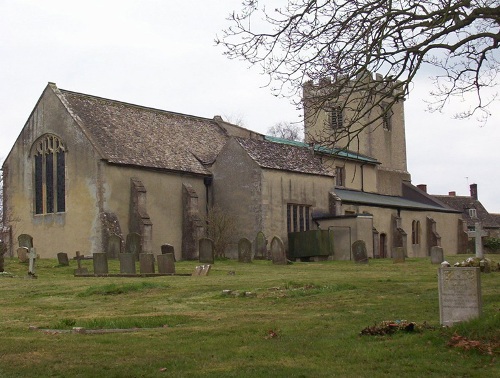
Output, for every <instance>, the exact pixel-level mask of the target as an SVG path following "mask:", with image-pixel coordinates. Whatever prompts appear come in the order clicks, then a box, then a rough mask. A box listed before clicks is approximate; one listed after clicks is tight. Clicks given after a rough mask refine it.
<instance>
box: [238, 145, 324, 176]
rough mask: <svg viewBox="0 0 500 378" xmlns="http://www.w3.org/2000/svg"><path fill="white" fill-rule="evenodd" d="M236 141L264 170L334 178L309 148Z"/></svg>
mask: <svg viewBox="0 0 500 378" xmlns="http://www.w3.org/2000/svg"><path fill="white" fill-rule="evenodd" d="M235 140H236V141H237V142H238V143H239V144H240V146H241V147H243V149H244V150H245V151H246V152H247V153H248V155H249V156H250V157H251V158H252V159H253V160H254V161H255V162H256V163H257V164H259V165H260V166H261V167H262V168H268V169H278V170H285V171H290V172H298V173H307V174H314V175H322V176H333V174H331V173H329V172H328V171H327V170H326V169H324V168H323V166H322V163H321V158H320V157H319V156H318V155H317V154H315V153H314V152H313V151H312V150H311V149H310V148H309V147H300V146H296V145H293V144H282V143H274V142H270V141H267V140H257V139H244V138H235Z"/></svg>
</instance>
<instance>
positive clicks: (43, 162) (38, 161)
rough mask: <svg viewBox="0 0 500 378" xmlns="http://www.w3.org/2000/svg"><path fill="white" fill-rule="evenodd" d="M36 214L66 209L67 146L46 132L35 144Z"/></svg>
mask: <svg viewBox="0 0 500 378" xmlns="http://www.w3.org/2000/svg"><path fill="white" fill-rule="evenodd" d="M32 151H33V157H34V160H35V166H34V176H35V177H34V179H35V180H34V202H35V214H49V213H61V212H64V211H65V210H66V183H65V181H66V174H65V148H64V145H63V143H62V141H61V140H60V139H59V138H58V137H56V136H55V135H51V134H46V135H43V136H42V137H40V138H39V139H37V141H36V142H35V143H34V145H33V149H32Z"/></svg>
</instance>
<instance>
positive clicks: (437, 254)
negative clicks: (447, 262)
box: [431, 246, 444, 264]
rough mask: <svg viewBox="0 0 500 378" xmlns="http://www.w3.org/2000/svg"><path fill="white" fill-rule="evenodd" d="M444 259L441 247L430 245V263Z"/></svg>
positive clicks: (437, 262) (439, 262)
mask: <svg viewBox="0 0 500 378" xmlns="http://www.w3.org/2000/svg"><path fill="white" fill-rule="evenodd" d="M443 261H444V253H443V248H441V247H438V246H434V247H431V263H432V264H441V263H442V262H443Z"/></svg>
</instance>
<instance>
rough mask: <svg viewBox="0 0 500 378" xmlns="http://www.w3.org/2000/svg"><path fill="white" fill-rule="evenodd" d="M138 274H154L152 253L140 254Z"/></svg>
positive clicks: (153, 256)
mask: <svg viewBox="0 0 500 378" xmlns="http://www.w3.org/2000/svg"><path fill="white" fill-rule="evenodd" d="M139 272H140V273H142V274H146V273H154V272H155V255H153V254H152V253H141V254H140V255H139Z"/></svg>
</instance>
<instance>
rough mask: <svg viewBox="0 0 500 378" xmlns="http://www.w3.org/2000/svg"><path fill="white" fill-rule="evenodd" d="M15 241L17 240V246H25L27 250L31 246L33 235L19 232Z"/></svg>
mask: <svg viewBox="0 0 500 378" xmlns="http://www.w3.org/2000/svg"><path fill="white" fill-rule="evenodd" d="M17 241H18V242H19V247H26V248H28V251H29V250H30V248H33V237H32V236H31V235H28V234H21V235H19V236H18V237H17Z"/></svg>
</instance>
